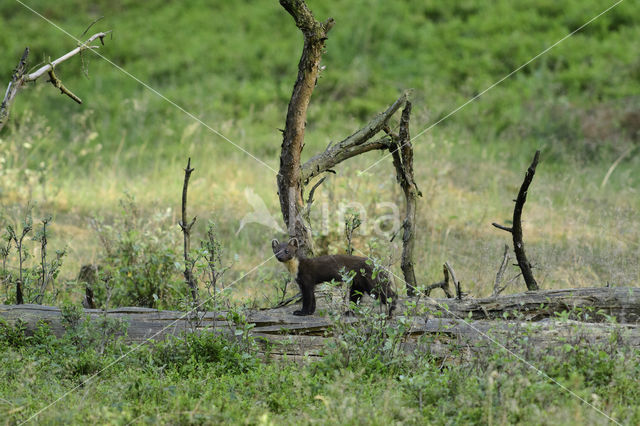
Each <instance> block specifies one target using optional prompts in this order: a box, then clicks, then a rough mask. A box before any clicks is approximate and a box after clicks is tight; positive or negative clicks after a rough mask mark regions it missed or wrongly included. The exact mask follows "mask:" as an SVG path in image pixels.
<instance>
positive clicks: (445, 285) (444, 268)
mask: <svg viewBox="0 0 640 426" xmlns="http://www.w3.org/2000/svg"><path fill="white" fill-rule="evenodd" d="M442 274H443V275H444V280H442V281H440V282H437V283H435V284H431V285H430V286H427V288H425V289H424V294H425V296H427V297H429V296H430V295H431V290H435V289H436V288H440V289H442V291H444V294H445V295H446V296H447V298H449V299H452V298H453V297H454V296H453V294H451V291H450V290H449V270H448V269H447V265H442Z"/></svg>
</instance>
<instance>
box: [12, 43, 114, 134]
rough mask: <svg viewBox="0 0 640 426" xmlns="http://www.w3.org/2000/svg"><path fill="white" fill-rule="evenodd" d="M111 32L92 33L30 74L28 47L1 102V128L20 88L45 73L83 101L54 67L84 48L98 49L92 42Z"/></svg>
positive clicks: (63, 89) (66, 92) (69, 94)
mask: <svg viewBox="0 0 640 426" xmlns="http://www.w3.org/2000/svg"><path fill="white" fill-rule="evenodd" d="M109 33H110V31H107V32H100V33H97V34H94V35H92V36H91V37H89V38H88V39H87V41H85V42H83V43H80V44H79V45H78V47H76V48H75V49H73V50H71V51H70V52H68V53H66V54H65V55H63V56H61V57H59V58H58V59H56V60H55V61H52V62H50V63H48V64H46V65H44V66H42V67H40V68H38V69H37V70H36V71H34V72H32V73H30V74H26V68H27V58H28V56H29V48H28V47H27V48H26V49H25V50H24V53H23V54H22V58H21V59H20V62H19V63H18V65H17V66H16V68H15V70H14V72H13V75H12V76H11V81H10V82H9V85H8V87H7V90H6V92H5V94H4V98H3V100H2V104H0V130H2V128H3V127H4V126H5V124H7V121H8V120H9V112H10V109H11V104H12V103H13V101H14V99H15V97H16V96H17V95H18V93H19V92H20V89H22V88H23V87H24V86H25V85H26V83H28V82H30V81H36V80H37V79H38V78H40V77H42V76H43V75H44V74H49V77H51V82H52V84H53V85H54V86H55V87H57V88H58V89H60V90H61V91H62V93H64V94H66V95H67V96H69V97H70V98H71V99H73V100H74V101H76V102H78V103H82V101H81V100H80V98H78V97H77V96H76V95H74V94H73V93H72V92H71V91H70V90H68V89H67V88H66V87H64V86H63V85H62V83H61V82H60V80H59V79H58V78H57V77H55V74H53V69H54V68H55V67H56V65H58V64H61V63H62V62H64V61H66V60H67V59H69V58H71V57H73V56H75V55H77V54H78V53H80V52H82V51H84V50H87V49H98V47H99V46H93V45H91V43H92V42H94V41H95V40H96V39H100V42H101V43H102V44H104V38H105V37H106V35H107V34H109ZM52 74H53V77H52ZM56 82H57V83H56Z"/></svg>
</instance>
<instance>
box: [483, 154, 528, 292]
mask: <svg viewBox="0 0 640 426" xmlns="http://www.w3.org/2000/svg"><path fill="white" fill-rule="evenodd" d="M539 159H540V151H539V150H538V151H536V154H535V155H534V157H533V161H532V162H531V165H530V166H529V168H528V169H527V172H526V173H525V175H524V181H523V182H522V186H520V191H519V192H518V198H516V199H515V200H514V201H515V203H516V204H515V207H514V208H513V226H512V227H511V228H509V227H507V226H503V225H500V224H498V223H495V222H494V223H492V225H493V226H495V227H496V228H498V229H502V230H503V231H507V232H510V233H511V235H512V237H513V251H514V252H515V254H516V259H517V261H518V266H519V267H520V270H521V271H522V276H523V277H524V282H525V284H526V285H527V290H529V291H537V290H538V289H539V288H538V283H537V282H536V280H535V278H533V272H532V271H531V263H529V260H527V255H526V253H525V251H524V242H523V241H522V208H523V207H524V203H525V202H526V201H527V192H528V190H529V185H531V181H533V176H534V175H535V173H536V167H537V166H538V160H539Z"/></svg>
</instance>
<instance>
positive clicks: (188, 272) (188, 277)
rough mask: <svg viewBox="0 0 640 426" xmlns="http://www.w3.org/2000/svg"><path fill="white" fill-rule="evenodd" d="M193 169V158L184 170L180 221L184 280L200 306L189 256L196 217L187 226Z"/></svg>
mask: <svg viewBox="0 0 640 426" xmlns="http://www.w3.org/2000/svg"><path fill="white" fill-rule="evenodd" d="M193 170H194V169H193V168H192V167H191V158H189V160H188V161H187V168H186V169H184V183H183V186H182V220H181V221H180V228H181V229H182V234H183V237H184V280H185V282H186V283H187V285H188V286H189V288H190V289H191V298H192V299H193V303H194V304H195V305H197V304H198V286H197V284H196V282H195V278H194V277H193V264H194V261H193V260H192V259H191V256H190V254H189V252H190V245H191V227H193V224H194V223H195V222H196V218H195V217H194V218H193V219H192V220H191V222H189V224H187V190H188V188H189V178H190V177H191V172H193Z"/></svg>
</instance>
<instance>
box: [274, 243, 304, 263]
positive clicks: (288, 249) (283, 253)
mask: <svg viewBox="0 0 640 426" xmlns="http://www.w3.org/2000/svg"><path fill="white" fill-rule="evenodd" d="M299 246H300V244H299V243H298V239H297V238H291V239H290V240H289V242H287V243H281V242H279V241H278V240H275V239H274V240H271V248H273V254H275V255H276V258H277V259H278V260H279V261H280V262H288V261H290V260H291V259H293V258H294V257H296V253H297V252H298V248H299Z"/></svg>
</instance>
